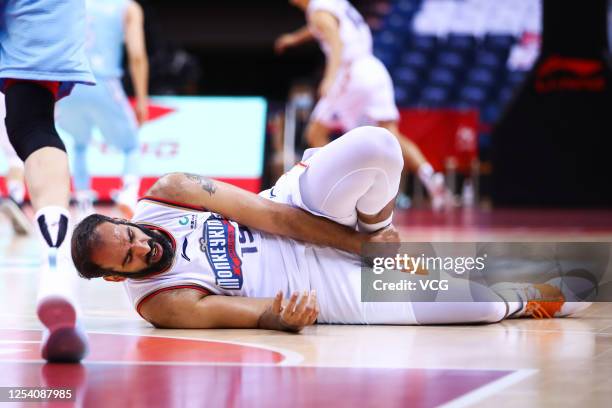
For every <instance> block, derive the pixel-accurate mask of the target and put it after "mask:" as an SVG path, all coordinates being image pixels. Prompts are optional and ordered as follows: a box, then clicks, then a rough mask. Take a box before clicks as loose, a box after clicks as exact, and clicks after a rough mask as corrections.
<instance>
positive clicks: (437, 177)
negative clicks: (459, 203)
mask: <svg viewBox="0 0 612 408" xmlns="http://www.w3.org/2000/svg"><path fill="white" fill-rule="evenodd" d="M426 187H427V191H428V192H429V195H430V196H431V208H432V209H433V210H434V211H441V210H443V209H447V210H448V209H452V208H453V207H454V206H455V198H454V197H453V194H452V193H451V192H450V190H449V189H448V188H446V184H445V183H444V175H443V174H442V173H436V174H434V175H433V176H432V177H431V181H430V183H429V185H426Z"/></svg>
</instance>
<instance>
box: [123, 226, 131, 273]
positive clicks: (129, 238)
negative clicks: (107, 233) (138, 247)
mask: <svg viewBox="0 0 612 408" xmlns="http://www.w3.org/2000/svg"><path fill="white" fill-rule="evenodd" d="M127 236H128V242H129V243H130V244H132V243H134V231H132V229H131V228H128V229H127ZM130 262H132V247H131V245H130V249H129V250H128V252H127V254H126V255H125V258H123V263H122V264H121V265H122V266H125V265H127V264H129V263H130Z"/></svg>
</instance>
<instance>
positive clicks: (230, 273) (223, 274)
mask: <svg viewBox="0 0 612 408" xmlns="http://www.w3.org/2000/svg"><path fill="white" fill-rule="evenodd" d="M200 249H201V250H203V252H205V253H206V256H207V258H208V262H209V263H210V266H211V267H212V269H213V272H214V274H215V277H216V284H217V286H219V287H220V288H223V289H234V290H236V289H241V288H242V260H241V259H240V257H239V256H238V253H237V252H236V228H235V227H234V226H233V225H232V224H231V223H230V222H229V221H228V220H226V219H224V218H221V217H219V216H216V215H212V216H211V217H210V218H208V219H207V220H206V222H205V226H204V234H203V236H202V238H201V239H200Z"/></svg>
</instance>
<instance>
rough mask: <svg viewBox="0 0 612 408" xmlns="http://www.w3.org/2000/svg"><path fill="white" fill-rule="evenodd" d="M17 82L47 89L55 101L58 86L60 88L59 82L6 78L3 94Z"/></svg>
mask: <svg viewBox="0 0 612 408" xmlns="http://www.w3.org/2000/svg"><path fill="white" fill-rule="evenodd" d="M17 82H34V83H36V84H38V85H40V86H42V87H43V88H46V89H48V90H49V92H51V93H52V94H53V97H54V98H55V99H57V93H58V92H59V86H60V83H59V81H39V80H36V79H15V78H7V79H6V81H5V82H4V91H5V93H6V90H7V89H8V88H9V87H10V86H11V85H14V84H16V83H17Z"/></svg>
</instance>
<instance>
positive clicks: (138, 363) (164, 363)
mask: <svg viewBox="0 0 612 408" xmlns="http://www.w3.org/2000/svg"><path fill="white" fill-rule="evenodd" d="M13 351H27V350H22V349H13ZM0 354H2V352H1V351H0ZM0 363H18V364H40V363H47V361H46V360H43V359H32V360H16V359H0ZM81 363H82V364H83V365H122V366H179V367H182V366H185V367H280V366H281V365H282V364H276V363H240V362H236V363H229V362H225V363H224V362H214V361H202V362H197V361H193V362H191V361H115V360H105V361H92V360H87V359H85V360H83V361H82V362H81ZM298 367H300V366H298Z"/></svg>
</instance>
